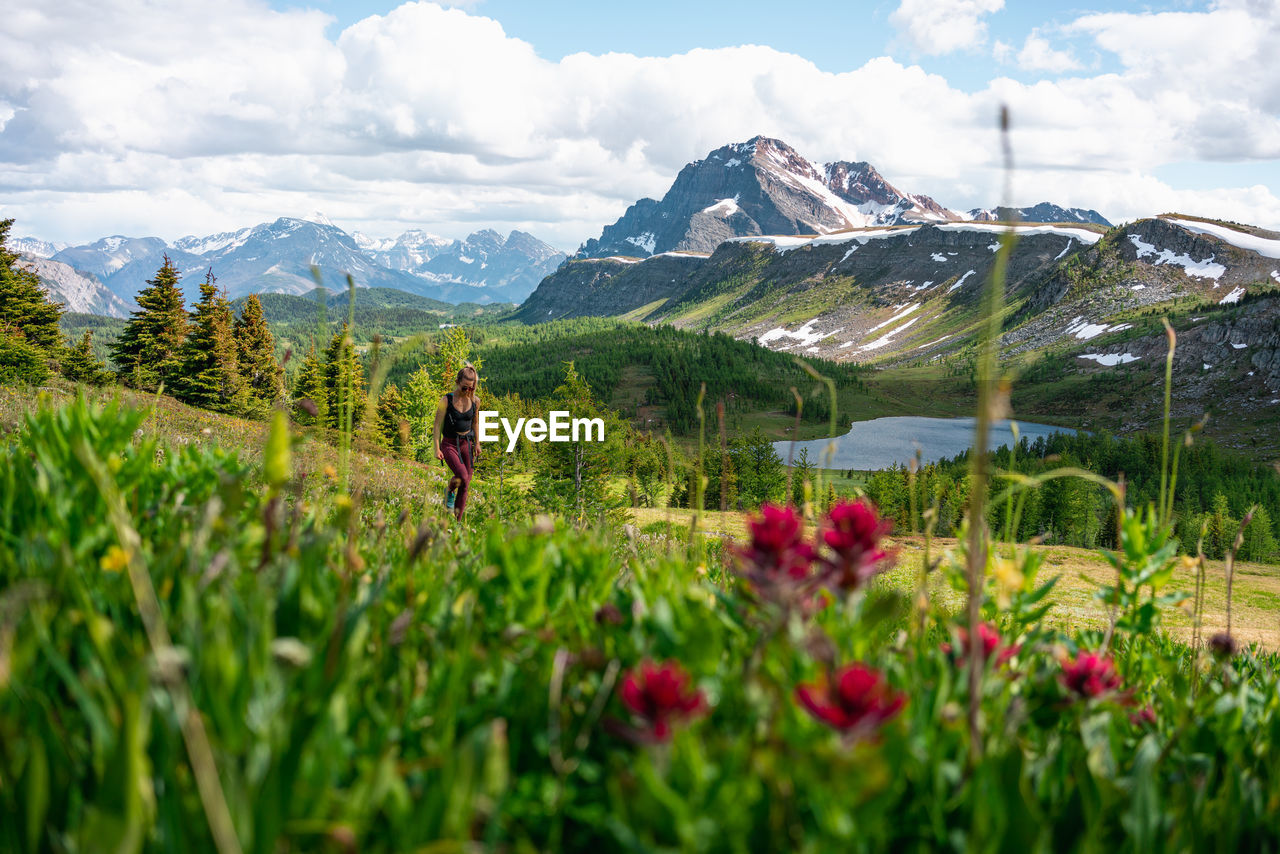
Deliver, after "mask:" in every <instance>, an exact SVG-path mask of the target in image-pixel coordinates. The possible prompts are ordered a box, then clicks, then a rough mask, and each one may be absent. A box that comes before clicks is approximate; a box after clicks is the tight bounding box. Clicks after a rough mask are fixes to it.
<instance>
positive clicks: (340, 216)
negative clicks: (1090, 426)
mask: <svg viewBox="0 0 1280 854" xmlns="http://www.w3.org/2000/svg"><path fill="white" fill-rule="evenodd" d="M18 2H19V7H18V8H17V9H16V10H11V11H7V12H6V14H5V15H3V16H0V217H6V218H7V217H12V218H14V219H15V220H16V222H15V225H14V227H13V233H14V235H22V236H35V237H40V238H43V239H45V240H50V241H59V242H64V243H70V244H78V243H85V242H90V241H93V240H96V239H98V238H100V237H104V236H108V235H116V234H120V235H126V236H131V237H143V236H156V237H160V238H163V239H165V240H169V241H172V240H175V239H177V238H179V237H182V236H185V235H191V234H194V235H199V236H203V235H208V234H214V233H218V232H222V231H229V230H234V229H238V228H242V227H244V226H248V225H254V224H256V223H259V222H268V221H271V220H274V219H275V218H277V217H280V216H299V217H301V216H309V215H311V214H312V213H313V212H321V213H323V214H324V215H326V216H327V217H328V218H329V219H330V220H332V221H333V222H334V223H335V224H337V225H338V226H340V227H342V228H344V229H346V230H347V231H352V232H354V231H360V232H363V233H365V234H368V235H370V236H374V237H393V236H395V235H398V234H400V233H401V232H404V231H406V230H409V229H422V230H425V231H428V232H431V233H434V234H439V235H441V236H444V237H463V236H465V235H466V234H468V233H470V232H472V231H475V230H478V229H480V228H495V229H497V230H499V231H501V232H503V233H504V234H505V233H506V232H507V231H509V230H511V229H520V230H522V231H527V232H530V233H532V234H533V235H535V236H537V237H539V238H541V239H543V240H546V241H547V242H549V243H551V244H553V245H555V246H557V247H559V248H563V249H566V250H570V251H572V250H573V249H576V248H577V247H578V246H579V245H580V244H581V243H582V242H583V241H584V240H586V239H587V238H589V237H595V236H598V235H599V233H600V230H601V228H602V227H603V226H605V225H607V224H609V223H612V222H613V221H614V220H616V219H617V218H618V217H619V216H621V215H622V213H623V212H624V211H625V210H626V208H627V207H628V206H629V205H630V204H631V203H633V202H634V201H635V200H637V199H639V198H641V197H644V196H649V197H653V198H661V196H662V195H663V194H664V193H665V192H666V191H667V189H668V188H669V187H670V185H671V182H672V181H673V180H674V178H675V176H676V174H677V173H678V172H679V170H680V169H681V167H683V166H684V165H685V164H686V163H688V162H690V161H693V160H697V159H700V158H702V157H705V156H706V155H707V154H708V153H709V152H710V151H712V150H713V149H715V148H718V147H720V146H722V145H725V144H727V143H730V142H742V141H745V140H747V139H749V138H751V137H753V136H755V135H757V134H765V135H767V136H772V137H776V138H779V139H782V140H784V141H786V142H787V143H789V144H790V145H792V146H793V147H795V148H796V149H797V150H798V151H799V152H800V153H801V154H802V155H803V156H805V157H807V158H809V159H812V160H814V161H816V162H818V163H826V162H830V161H834V160H866V161H869V162H870V163H871V164H872V165H874V166H875V167H876V168H877V169H878V170H879V171H880V172H881V173H882V174H883V175H884V176H885V178H886V179H887V180H889V181H890V182H891V183H892V184H894V185H895V186H896V187H898V188H899V189H900V190H903V191H904V192H909V193H918V194H925V195H929V196H931V197H933V198H934V199H936V200H937V201H938V202H939V203H941V204H942V205H944V206H946V207H949V208H952V209H954V210H967V209H970V208H975V207H991V206H994V205H996V204H999V203H1001V202H1003V201H1006V200H1005V199H1002V197H1001V196H1002V187H1003V179H1002V174H1001V170H1000V146H999V137H998V132H997V128H996V117H997V115H998V113H999V108H1000V106H1001V105H1002V104H1004V105H1007V106H1008V108H1009V110H1010V115H1011V121H1012V125H1011V128H1012V129H1011V133H1010V139H1011V142H1012V146H1013V157H1014V163H1015V172H1014V174H1013V177H1012V194H1011V197H1010V198H1009V199H1008V200H1007V201H1010V202H1012V203H1013V204H1015V205H1031V204H1035V203H1037V202H1041V201H1051V202H1054V203H1056V204H1060V205H1063V206H1074V207H1083V208H1093V209H1096V210H1098V211H1099V212H1101V213H1102V214H1103V215H1104V216H1106V217H1107V218H1108V219H1110V220H1112V221H1113V222H1119V221H1123V220H1128V219H1135V218H1138V217H1143V216H1152V215H1155V214H1158V213H1163V212H1168V211H1180V212H1184V213H1191V214H1197V215H1202V216H1211V217H1217V218H1222V219H1228V220H1234V221H1237V222H1246V223H1251V224H1255V225H1260V226H1263V227H1265V228H1271V229H1280V51H1276V50H1275V48H1274V46H1275V45H1276V44H1280V3H1275V2H1271V0H1201V1H1200V2H1192V0H1167V2H1145V3H1137V2H1123V0H1121V2H1115V0H1112V2H1102V0H1083V2H1080V3H1078V4H1077V3H1075V2H1071V0H1068V2H1065V3H1054V4H1046V3H1036V2H1024V0H882V2H850V0H843V2H835V0H817V2H809V3H806V4H802V5H795V6H791V7H784V6H783V5H782V4H779V3H777V2H776V0H774V2H769V3H762V2H754V0H735V2H732V3H729V2H719V0H701V2H690V0H681V2H675V0H649V2H646V3H631V2H621V0H619V2H612V3H601V2H598V0H593V2H578V0H537V1H536V2H535V0H467V2H456V3H452V4H449V3H445V4H439V3H434V2H409V3H403V4H398V3H396V2H395V0H345V1H344V0H218V2H208V1H207V0H40V2H33V0H18ZM784 8H785V10H784Z"/></svg>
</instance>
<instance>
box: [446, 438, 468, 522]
mask: <svg viewBox="0 0 1280 854" xmlns="http://www.w3.org/2000/svg"><path fill="white" fill-rule="evenodd" d="M440 445H441V448H440V450H441V452H442V453H443V454H444V462H445V465H447V466H448V467H449V470H450V471H452V472H453V474H454V477H456V478H458V480H459V481H461V483H459V484H458V495H457V497H456V498H455V499H454V502H453V508H454V509H455V510H457V511H458V512H459V513H461V512H462V511H463V509H464V508H466V506H467V487H468V486H470V485H471V472H472V471H474V470H475V463H474V462H472V460H471V440H470V439H467V438H465V437H462V436H459V437H458V438H456V439H450V438H447V437H441V439H440Z"/></svg>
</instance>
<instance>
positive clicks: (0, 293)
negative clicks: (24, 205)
mask: <svg viewBox="0 0 1280 854" xmlns="http://www.w3.org/2000/svg"><path fill="white" fill-rule="evenodd" d="M12 226H13V220H12V219H4V220H0V334H4V335H7V336H8V337H10V338H16V339H21V340H23V341H25V342H27V343H28V344H30V345H32V346H33V347H35V348H37V349H38V350H41V351H43V352H44V354H45V356H46V357H51V358H57V357H59V356H61V350H62V330H61V329H60V328H59V327H58V320H59V319H60V318H61V317H62V306H61V305H60V304H58V303H55V302H51V301H50V300H49V299H48V297H46V296H45V294H44V291H42V290H40V279H39V278H37V277H36V274H35V273H33V272H31V271H30V270H25V269H23V268H22V267H19V266H17V262H18V255H17V254H16V253H14V252H10V251H9V250H8V249H6V248H5V246H4V243H5V241H6V240H7V239H8V237H9V229H10V228H11V227H12Z"/></svg>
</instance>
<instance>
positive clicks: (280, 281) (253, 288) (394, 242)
mask: <svg viewBox="0 0 1280 854" xmlns="http://www.w3.org/2000/svg"><path fill="white" fill-rule="evenodd" d="M9 246H10V248H11V249H12V250H14V251H17V252H19V253H20V255H21V256H22V257H23V258H24V259H25V263H26V264H27V265H28V266H29V267H31V268H32V269H34V270H35V271H36V274H37V275H38V276H40V278H41V281H42V282H43V283H44V285H45V287H46V289H47V290H48V291H49V292H50V293H51V294H53V295H54V297H55V298H56V299H58V300H59V301H61V302H63V303H64V304H66V305H67V306H68V308H69V309H70V310H73V311H87V312H94V313H102V314H108V315H114V316H124V315H125V314H126V313H127V311H128V310H129V308H130V307H131V306H132V304H133V298H134V296H135V295H136V294H137V293H138V291H140V290H141V289H142V288H143V287H145V286H146V281H147V280H148V279H151V278H153V277H154V275H155V272H156V270H158V269H159V268H160V266H161V264H162V263H163V261H164V257H165V256H166V255H167V256H168V257H169V259H170V260H171V261H172V262H173V264H174V266H176V267H177V268H178V270H179V272H180V273H181V274H182V276H183V281H182V287H183V290H184V293H185V295H186V297H187V300H188V302H194V301H195V299H197V298H198V295H199V284H200V282H202V281H203V280H204V277H205V273H206V271H208V270H210V269H211V270H212V271H213V274H214V276H215V277H216V278H217V281H218V284H219V285H220V286H222V287H223V288H225V289H226V290H227V293H228V294H230V296H231V297H233V298H235V297H240V296H243V295H246V294H250V293H287V294H303V293H307V292H309V291H311V290H313V289H314V288H315V287H316V282H315V279H314V278H313V277H312V273H311V267H312V265H315V266H318V267H319V268H320V270H321V275H322V279H323V282H324V284H325V286H326V287H329V288H331V289H332V288H343V287H345V286H346V284H345V282H346V276H347V275H348V274H349V275H351V276H352V278H353V279H354V280H355V283H356V285H357V286H359V287H378V288H394V289H397V290H402V291H407V292H409V293H412V294H417V295H420V296H425V297H430V298H432V299H437V300H441V301H444V302H450V303H463V302H474V303H479V304H487V303H494V302H520V301H521V300H522V299H524V298H525V297H526V296H528V294H529V293H530V292H532V291H533V289H534V288H536V287H537V285H538V283H539V282H540V281H541V280H542V279H543V278H544V277H545V276H546V275H547V274H549V273H551V272H552V271H554V270H555V268H556V267H558V266H559V265H560V263H561V262H562V261H563V260H564V259H565V257H566V255H565V253H564V252H561V251H559V250H557V249H555V248H554V247H552V246H549V245H548V244H546V243H543V242H542V241H540V240H538V239H537V238H535V237H533V236H532V235H529V234H526V233H524V232H521V231H512V232H511V233H510V234H509V235H508V236H507V237H506V238H505V239H504V238H503V237H502V236H501V235H500V234H498V233H497V232H496V231H493V230H491V229H485V230H482V231H477V232H475V233H474V234H472V235H470V236H468V237H467V238H466V239H464V240H447V239H445V238H441V237H436V236H434V235H430V234H427V233H425V232H422V231H419V230H414V231H408V232H405V233H404V234H402V235H400V236H399V237H397V238H393V239H390V240H384V241H379V240H374V239H371V238H368V237H365V236H364V235H352V234H348V233H347V232H345V231H343V230H342V229H341V228H338V227H337V226H336V225H334V224H333V223H331V222H329V221H328V220H327V219H325V218H323V217H322V216H320V215H316V216H313V217H312V218H310V219H295V218H291V217H281V218H280V219H277V220H276V221H275V222H271V223H262V224H260V225H256V226H253V227H251V228H242V229H240V230H238V231H233V232H224V233H221V234H212V235H208V236H206V237H194V236H191V237H184V238H181V239H179V240H176V241H174V242H173V243H172V244H169V243H166V242H165V241H163V240H161V239H160V238H158V237H140V238H134V237H123V236H119V235H117V236H112V237H104V238H102V239H101V240H97V241H94V242H93V243H88V244H84V245H81V246H66V245H60V244H53V243H48V242H45V241H41V240H35V239H31V238H17V239H14V240H11V241H10V243H9Z"/></svg>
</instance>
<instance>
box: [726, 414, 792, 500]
mask: <svg viewBox="0 0 1280 854" xmlns="http://www.w3.org/2000/svg"><path fill="white" fill-rule="evenodd" d="M729 458H730V461H731V462H732V464H733V469H734V471H735V472H736V473H737V475H738V494H739V495H740V496H741V497H742V501H743V503H744V505H745V506H746V507H747V508H748V509H754V508H756V507H759V506H760V505H761V504H764V503H765V502H766V501H778V500H780V499H783V498H785V493H786V487H787V482H786V474H785V472H784V471H783V469H784V468H785V467H784V466H783V464H782V457H780V456H778V452H777V451H775V450H774V449H773V443H772V442H770V441H769V440H768V439H767V438H765V435H764V433H763V432H762V431H761V430H760V428H759V427H756V428H755V429H754V430H753V431H751V433H750V434H749V435H748V436H746V437H743V438H739V439H734V441H733V443H732V448H731V450H730V452H729Z"/></svg>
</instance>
